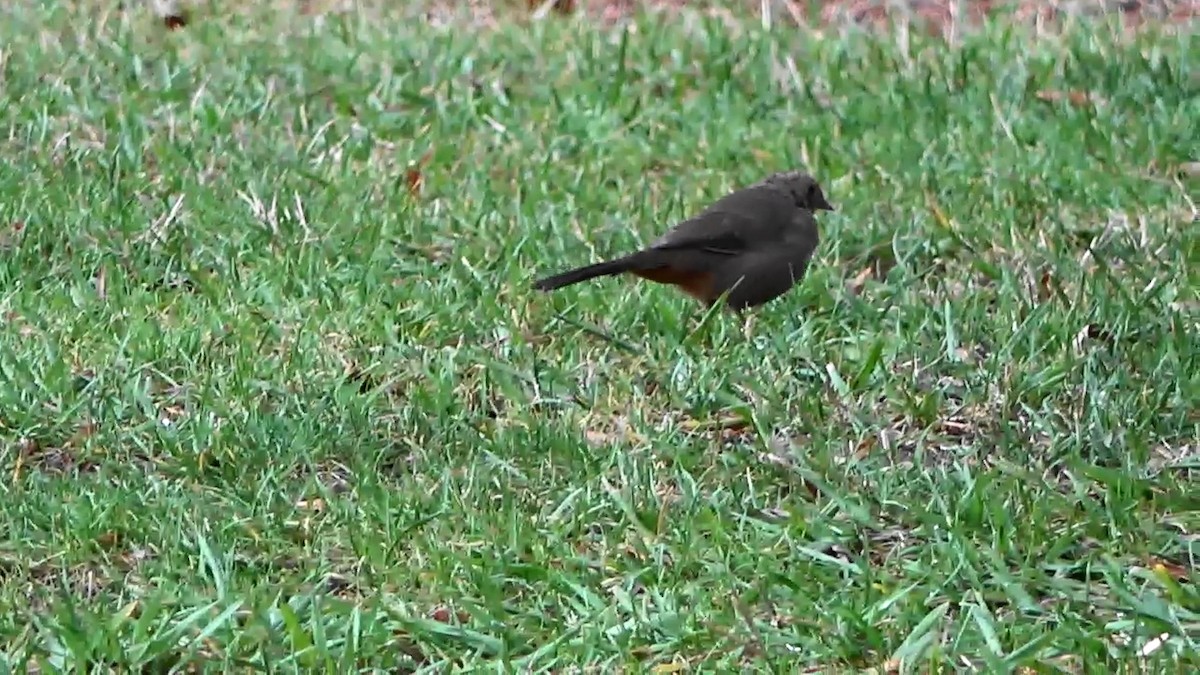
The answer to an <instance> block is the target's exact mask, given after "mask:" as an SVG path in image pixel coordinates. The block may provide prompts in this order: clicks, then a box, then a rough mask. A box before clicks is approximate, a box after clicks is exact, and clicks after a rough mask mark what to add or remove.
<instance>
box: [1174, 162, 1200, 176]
mask: <svg viewBox="0 0 1200 675" xmlns="http://www.w3.org/2000/svg"><path fill="white" fill-rule="evenodd" d="M1179 173H1181V174H1183V175H1185V176H1188V177H1189V178H1195V177H1196V176H1200V162H1184V163H1183V164H1180V165H1179Z"/></svg>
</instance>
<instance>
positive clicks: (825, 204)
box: [817, 197, 837, 211]
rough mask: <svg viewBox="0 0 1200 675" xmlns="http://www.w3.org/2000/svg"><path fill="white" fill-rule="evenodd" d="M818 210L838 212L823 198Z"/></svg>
mask: <svg viewBox="0 0 1200 675" xmlns="http://www.w3.org/2000/svg"><path fill="white" fill-rule="evenodd" d="M817 210H818V211H836V210H837V209H835V208H833V204H830V203H829V201H828V200H827V199H825V198H824V197H821V203H820V204H817Z"/></svg>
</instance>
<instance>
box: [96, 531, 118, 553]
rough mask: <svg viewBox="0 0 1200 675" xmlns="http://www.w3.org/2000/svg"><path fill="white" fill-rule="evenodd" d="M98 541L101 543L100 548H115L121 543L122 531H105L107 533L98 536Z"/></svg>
mask: <svg viewBox="0 0 1200 675" xmlns="http://www.w3.org/2000/svg"><path fill="white" fill-rule="evenodd" d="M96 543H97V544H99V545H100V548H103V549H111V548H115V547H116V546H117V545H118V544H120V543H121V533H120V532H105V533H103V534H101V535H100V536H99V537H96Z"/></svg>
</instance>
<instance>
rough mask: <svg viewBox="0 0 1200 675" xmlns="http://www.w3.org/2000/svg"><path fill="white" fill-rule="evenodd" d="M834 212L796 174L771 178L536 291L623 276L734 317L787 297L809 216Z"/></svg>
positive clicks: (809, 243)
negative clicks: (636, 247)
mask: <svg viewBox="0 0 1200 675" xmlns="http://www.w3.org/2000/svg"><path fill="white" fill-rule="evenodd" d="M816 210H825V211H832V210H833V207H832V206H830V205H829V202H827V201H826V200H825V195H824V194H823V193H822V192H821V186H820V185H818V184H817V181H816V179H814V178H813V177H812V176H810V175H808V174H806V173H803V172H800V171H788V172H786V173H777V174H774V175H772V176H769V177H768V178H766V179H764V180H763V181H761V182H759V183H756V184H754V185H751V186H750V187H747V188H744V189H741V190H738V191H736V192H734V193H732V194H730V195H728V196H726V197H722V198H721V199H720V200H718V201H717V202H716V203H715V204H713V205H712V206H710V207H708V208H707V209H705V210H704V211H702V212H701V213H700V214H699V215H697V216H696V217H694V218H689V219H688V220H685V221H683V222H682V223H679V224H678V225H676V226H675V227H673V228H671V230H670V231H669V232H667V233H666V234H664V235H663V236H662V237H661V238H659V240H658V241H656V242H654V243H653V244H651V245H650V247H649V248H646V249H643V250H641V251H638V252H637V253H632V254H630V255H626V256H623V257H620V258H616V259H614V260H608V261H605V262H600V263H596V264H594V265H588V266H586V267H580V268H578V269H573V270H570V271H569V272H563V273H562V274H556V275H554V276H551V277H546V278H545V279H540V280H538V281H536V282H534V284H533V287H534V288H536V289H538V290H542V291H552V290H554V289H556V288H561V287H563V286H569V285H571V284H575V283H579V282H580V281H586V280H588V279H592V278H594V277H601V276H608V275H611V274H620V273H622V272H629V273H630V274H633V275H635V276H639V277H641V278H643V279H649V280H651V281H657V282H659V283H663V284H674V285H676V286H679V287H680V288H681V289H683V291H684V292H685V293H687V294H688V295H691V296H692V297H694V298H697V299H698V300H700V301H702V302H704V303H706V304H707V305H709V306H712V304H713V303H715V302H716V301H717V300H718V299H719V298H720V297H721V295H722V294H723V293H725V292H726V291H728V292H729V295H728V296H727V297H726V299H725V304H726V306H728V307H729V308H731V309H733V310H737V311H741V310H743V309H746V308H747V307H754V306H757V305H761V304H763V303H765V302H767V301H768V300H773V299H775V298H777V297H779V296H781V295H783V294H784V293H786V292H787V291H788V290H789V289H791V287H792V286H794V285H795V284H796V283H797V282H798V281H800V279H801V278H802V277H803V276H804V272H805V269H807V267H808V261H809V258H811V257H812V254H813V250H814V249H816V247H817V242H818V239H819V238H818V236H817V221H816V219H815V218H814V217H813V211H816Z"/></svg>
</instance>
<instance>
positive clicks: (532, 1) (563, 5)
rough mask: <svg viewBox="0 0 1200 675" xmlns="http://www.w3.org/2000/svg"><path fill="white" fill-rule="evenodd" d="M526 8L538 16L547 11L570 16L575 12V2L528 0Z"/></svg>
mask: <svg viewBox="0 0 1200 675" xmlns="http://www.w3.org/2000/svg"><path fill="white" fill-rule="evenodd" d="M528 7H529V9H531V10H534V12H536V13H538V14H539V15H545V14H546V13H547V12H548V11H555V12H558V13H559V14H570V13H571V12H574V11H575V0H528Z"/></svg>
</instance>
